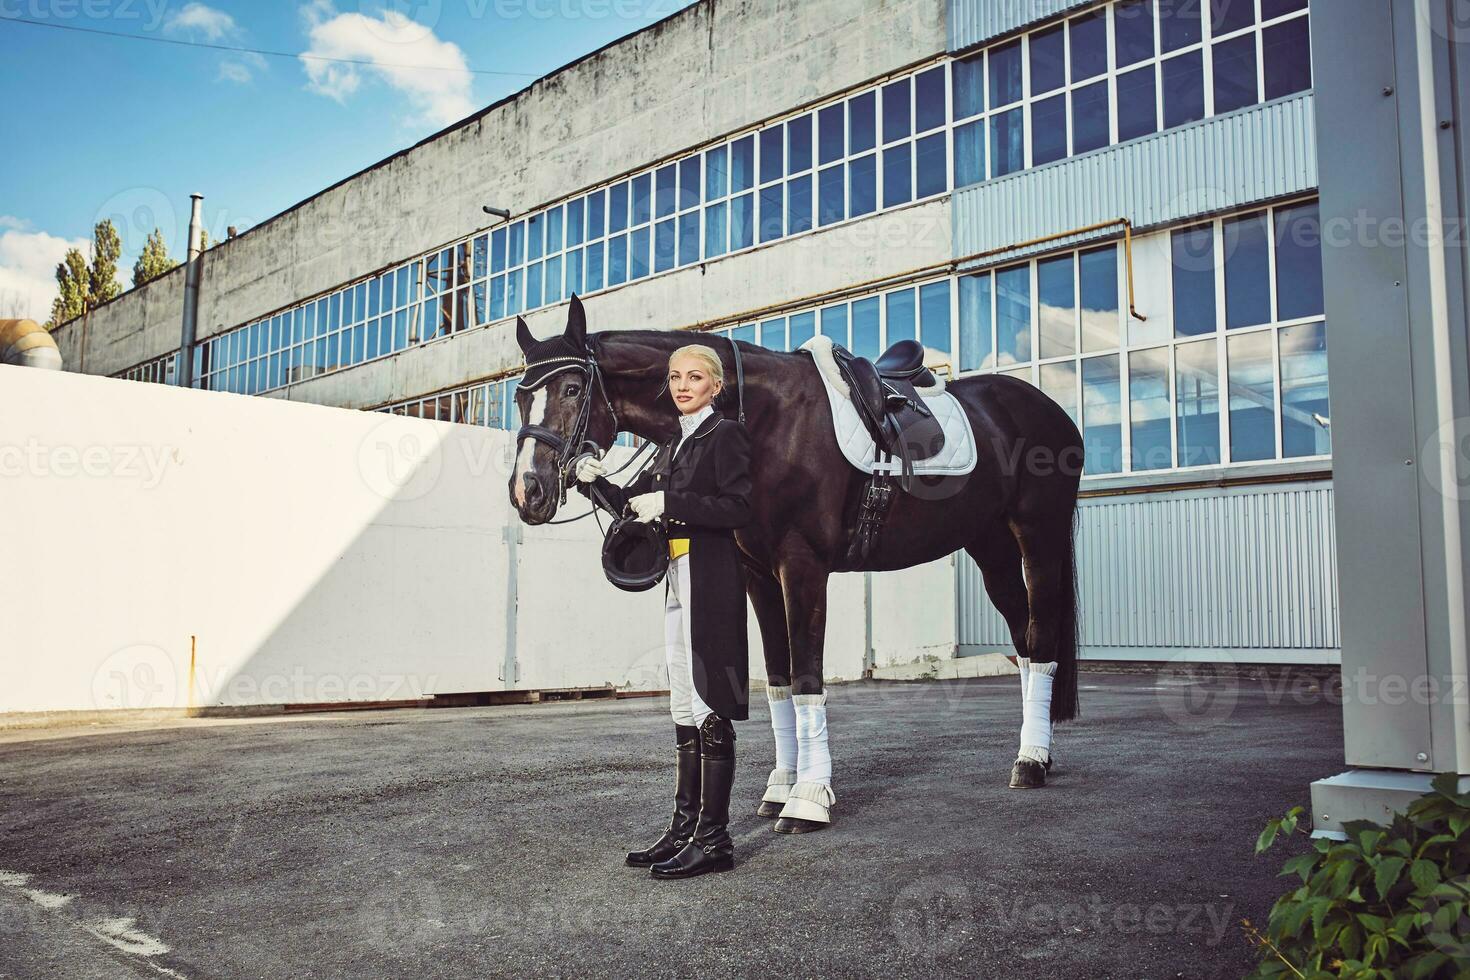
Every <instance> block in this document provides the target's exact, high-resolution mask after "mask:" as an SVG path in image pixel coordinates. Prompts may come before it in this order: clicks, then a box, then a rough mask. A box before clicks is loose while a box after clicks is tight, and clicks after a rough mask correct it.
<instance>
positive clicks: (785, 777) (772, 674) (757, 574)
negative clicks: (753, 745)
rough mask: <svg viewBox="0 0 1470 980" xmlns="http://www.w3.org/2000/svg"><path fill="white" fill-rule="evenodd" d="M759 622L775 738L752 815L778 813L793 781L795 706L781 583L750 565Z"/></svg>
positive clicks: (748, 586) (748, 582)
mask: <svg viewBox="0 0 1470 980" xmlns="http://www.w3.org/2000/svg"><path fill="white" fill-rule="evenodd" d="M745 592H746V594H747V595H748V596H750V605H751V608H753V609H754V610H755V618H756V622H757V623H759V625H760V631H761V647H762V649H763V650H764V652H765V658H766V702H767V703H768V704H769V705H770V708H771V732H772V734H773V735H775V737H776V767H775V768H774V769H772V770H771V775H770V776H769V777H767V779H766V792H765V795H764V796H762V797H761V802H760V805H759V806H758V807H756V811H755V812H756V814H757V815H759V816H762V817H770V818H775V817H779V816H780V815H781V810H782V808H783V807H785V805H786V799H787V797H788V796H790V794H791V787H792V786H793V785H795V783H796V705H795V704H794V703H793V702H792V700H791V645H790V640H789V638H788V635H787V629H786V602H785V599H784V598H783V597H782V595H781V583H780V582H778V581H777V580H776V579H775V578H774V577H773V576H772V575H770V574H769V573H767V572H765V571H764V570H761V569H755V568H751V569H749V573H748V574H747V575H746V577H745Z"/></svg>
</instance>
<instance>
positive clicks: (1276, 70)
mask: <svg viewBox="0 0 1470 980" xmlns="http://www.w3.org/2000/svg"><path fill="white" fill-rule="evenodd" d="M1308 23H1309V19H1308V18H1306V17H1298V18H1296V19H1295V20H1289V21H1286V22H1285V23H1282V24H1277V25H1275V26H1274V27H1268V28H1266V29H1265V30H1264V31H1262V32H1261V51H1262V60H1264V61H1265V63H1266V98H1268V99H1279V98H1281V97H1282V96H1283V95H1291V94H1292V93H1294V92H1305V91H1306V90H1307V89H1309V88H1311V87H1312V44H1311V38H1310V36H1309V34H1310V30H1309V27H1308Z"/></svg>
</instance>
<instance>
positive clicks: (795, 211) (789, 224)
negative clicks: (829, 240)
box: [786, 174, 812, 235]
mask: <svg viewBox="0 0 1470 980" xmlns="http://www.w3.org/2000/svg"><path fill="white" fill-rule="evenodd" d="M811 226H812V175H811V174H802V175H801V176H800V177H793V178H791V179H790V180H788V181H787V182H786V234H788V235H794V234H796V233H797V232H799V231H806V230H808V229H809V228H811Z"/></svg>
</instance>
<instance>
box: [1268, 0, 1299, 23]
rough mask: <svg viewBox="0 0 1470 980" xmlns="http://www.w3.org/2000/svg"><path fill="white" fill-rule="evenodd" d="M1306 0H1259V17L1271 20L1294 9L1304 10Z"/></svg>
mask: <svg viewBox="0 0 1470 980" xmlns="http://www.w3.org/2000/svg"><path fill="white" fill-rule="evenodd" d="M1306 9H1307V0H1261V19H1262V20H1271V19H1272V18H1273V17H1280V16H1282V15H1283V14H1289V13H1291V12H1292V11H1294V10H1306Z"/></svg>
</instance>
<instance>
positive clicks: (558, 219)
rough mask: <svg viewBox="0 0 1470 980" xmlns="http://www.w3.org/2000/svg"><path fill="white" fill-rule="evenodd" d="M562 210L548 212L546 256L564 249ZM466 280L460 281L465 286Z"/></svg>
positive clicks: (555, 209) (557, 208)
mask: <svg viewBox="0 0 1470 980" xmlns="http://www.w3.org/2000/svg"><path fill="white" fill-rule="evenodd" d="M562 214H563V212H562V208H561V206H560V205H558V206H557V207H554V208H552V209H551V210H550V211H547V212H546V254H548V255H550V254H551V253H552V252H559V251H561V249H562V240H563V239H562ZM463 283H464V280H463V279H461V280H460V284H461V285H463Z"/></svg>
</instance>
